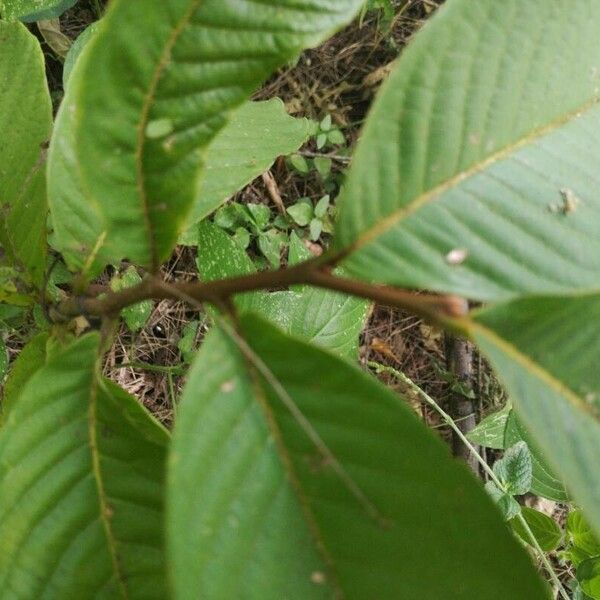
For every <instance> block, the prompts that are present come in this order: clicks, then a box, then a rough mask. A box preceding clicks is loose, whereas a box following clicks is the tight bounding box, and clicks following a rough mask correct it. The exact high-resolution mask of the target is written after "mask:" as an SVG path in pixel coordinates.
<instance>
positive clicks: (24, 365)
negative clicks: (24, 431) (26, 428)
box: [2, 332, 48, 421]
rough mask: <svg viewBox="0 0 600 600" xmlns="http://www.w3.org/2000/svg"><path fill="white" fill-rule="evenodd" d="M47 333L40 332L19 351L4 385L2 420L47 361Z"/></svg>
mask: <svg viewBox="0 0 600 600" xmlns="http://www.w3.org/2000/svg"><path fill="white" fill-rule="evenodd" d="M47 343H48V334H47V333H45V332H44V333H38V334H37V335H36V336H34V337H33V338H32V339H31V340H29V342H27V344H25V346H24V347H23V348H22V349H21V351H20V352H19V355H18V356H17V358H16V360H15V362H14V363H13V364H12V366H11V368H10V371H9V373H8V377H7V379H6V382H5V383H4V386H3V387H2V420H3V421H4V419H6V415H7V414H8V412H9V411H10V409H11V408H12V406H14V404H15V403H16V402H17V398H18V397H19V394H20V393H21V391H22V390H23V388H24V387H25V384H26V383H27V382H28V381H29V379H30V378H31V376H32V375H33V374H34V373H36V372H37V371H38V370H39V369H41V368H42V367H43V366H44V364H45V362H46V344H47Z"/></svg>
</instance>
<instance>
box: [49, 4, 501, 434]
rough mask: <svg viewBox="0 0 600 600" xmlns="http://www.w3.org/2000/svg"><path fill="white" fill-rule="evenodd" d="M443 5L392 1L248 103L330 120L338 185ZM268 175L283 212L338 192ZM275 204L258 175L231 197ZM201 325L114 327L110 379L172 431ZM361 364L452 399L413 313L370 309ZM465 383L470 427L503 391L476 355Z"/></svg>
mask: <svg viewBox="0 0 600 600" xmlns="http://www.w3.org/2000/svg"><path fill="white" fill-rule="evenodd" d="M442 2H443V0H400V1H394V2H392V4H393V14H389V13H387V14H386V13H385V11H384V10H371V11H369V12H366V13H365V14H363V15H362V16H361V18H359V19H357V20H356V21H355V22H353V23H352V24H351V25H350V26H348V27H347V28H346V29H344V30H343V31H341V32H339V33H338V34H337V35H335V36H334V37H332V38H331V39H330V40H328V41H327V42H325V43H324V44H322V45H321V46H319V47H317V48H315V49H312V50H309V51H306V52H305V53H304V54H303V55H302V56H301V57H300V59H299V60H298V61H297V63H296V64H295V65H293V66H288V67H286V68H284V69H281V70H280V71H279V72H277V73H276V74H275V75H274V76H273V77H272V78H271V79H270V80H269V81H268V82H266V83H265V85H264V86H263V87H262V88H261V89H260V90H259V91H258V92H257V93H256V94H255V99H260V100H264V99H268V98H273V97H279V98H281V99H282V100H283V101H284V103H285V105H286V108H287V110H288V112H289V113H290V114H292V115H294V116H305V117H308V118H311V119H313V120H317V121H320V120H321V119H323V118H324V117H325V116H327V115H330V117H331V119H332V122H333V124H334V125H335V126H336V127H338V128H339V129H340V130H341V131H342V132H343V134H344V136H345V138H346V147H344V148H342V149H341V150H342V151H341V152H340V151H338V150H339V149H338V150H335V149H334V150H328V151H327V153H328V154H327V155H328V156H330V157H331V158H332V159H333V175H334V176H335V177H337V179H340V178H341V177H343V172H344V170H345V169H347V167H348V164H349V161H350V158H349V156H351V151H352V148H353V147H354V146H355V144H356V141H357V139H358V136H359V133H360V129H361V126H362V124H363V122H364V120H365V117H366V115H367V113H368V110H369V107H370V105H371V102H372V100H373V98H374V96H375V94H376V92H377V90H378V88H379V86H380V85H381V83H382V82H383V81H384V80H385V78H386V76H387V74H388V73H389V71H390V67H391V64H392V63H393V62H394V60H395V59H396V58H397V57H398V56H399V55H400V54H401V52H402V49H403V48H404V47H405V46H406V44H407V42H408V41H409V40H410V38H411V37H412V36H413V35H414V33H415V32H416V31H418V30H419V29H420V27H421V26H422V25H423V24H424V23H425V22H426V20H427V19H428V18H429V17H430V16H431V15H432V14H433V13H434V12H435V10H436V8H437V7H438V6H439V5H440V4H441V3H442ZM373 4H376V2H374V3H373ZM381 4H382V5H383V4H384V3H383V2H382V3H381ZM103 6H104V1H103V0H81V1H80V2H79V3H78V4H77V5H76V6H75V7H74V8H73V9H71V10H70V11H68V12H67V13H65V14H64V15H63V17H62V18H61V21H60V33H61V34H63V35H65V36H66V37H67V38H70V39H75V38H76V37H77V36H78V35H79V33H81V31H82V30H83V29H85V27H86V26H87V25H89V23H91V22H92V21H95V20H96V19H97V18H98V15H99V13H100V12H101V11H102V9H103ZM44 48H45V52H46V56H47V64H48V75H49V81H50V85H51V91H52V94H53V98H54V99H55V103H56V105H58V103H59V102H60V99H61V96H62V61H61V59H60V58H59V57H57V56H56V52H55V51H53V50H52V48H50V46H49V45H48V44H44ZM300 154H305V155H306V156H313V155H314V154H319V152H318V150H317V148H316V147H315V142H314V140H312V141H310V142H309V143H308V144H307V145H306V146H305V147H303V148H302V149H301V150H300ZM270 173H271V175H272V178H270V179H271V187H273V185H274V187H275V189H276V193H277V194H278V195H279V196H280V197H281V199H282V200H283V202H284V204H286V205H289V204H293V203H294V202H296V201H297V200H298V199H299V198H301V197H305V196H310V197H312V198H319V197H321V196H322V195H324V194H325V193H328V192H329V193H331V195H332V197H333V199H334V201H335V195H336V193H337V192H338V191H339V186H338V187H337V188H335V189H333V190H332V189H331V187H330V188H328V189H327V190H325V189H324V184H323V178H321V177H319V176H318V174H317V173H316V172H315V173H314V174H309V176H305V175H300V174H299V173H298V172H297V171H295V170H294V169H293V168H291V167H290V166H289V162H288V161H286V160H285V158H284V157H282V158H280V159H279V160H278V161H277V162H276V163H275V165H274V166H273V168H272V169H271V171H270ZM334 187H335V186H334ZM272 197H273V190H272V189H271V190H269V189H268V188H267V187H266V184H265V178H263V177H261V178H258V179H256V180H255V181H253V182H252V183H251V184H250V185H248V186H247V187H246V188H244V189H243V190H241V191H240V192H239V193H238V194H237V195H236V197H235V199H236V200H238V201H241V202H264V203H271V204H272V203H273V200H272ZM327 243H328V239H327V235H325V234H324V235H323V236H322V237H321V239H320V240H319V242H318V243H317V244H316V247H315V248H313V250H315V251H319V246H321V247H323V246H326V245H327ZM164 276H165V277H166V278H167V279H175V278H177V279H194V278H196V277H197V271H196V266H195V255H194V249H193V248H190V247H184V246H181V247H178V248H177V250H176V251H175V252H174V254H173V256H172V258H171V260H170V261H169V263H168V264H167V265H166V266H165V268H164ZM109 278H110V272H108V273H107V274H106V276H105V281H103V282H102V283H107V282H108V279H109ZM198 320H199V321H200V323H201V325H200V327H199V328H198V330H197V332H196V333H195V334H194V340H193V343H194V344H196V345H197V344H199V343H200V341H201V338H202V335H203V333H204V331H205V326H204V325H203V322H204V321H203V318H202V316H199V315H198V313H197V312H195V311H193V310H190V308H189V307H188V306H185V305H184V304H182V303H177V302H170V301H162V302H158V303H156V304H155V305H154V306H153V309H152V313H151V315H150V318H149V319H148V321H147V323H146V325H145V326H144V327H143V329H142V330H141V331H139V332H138V333H136V334H132V333H131V332H130V331H129V330H128V329H127V327H126V326H125V325H122V326H121V329H120V331H119V335H118V337H117V339H116V342H115V344H114V345H113V347H112V348H111V351H110V352H109V354H108V359H107V363H106V371H107V374H108V375H109V376H110V377H111V378H113V379H114V380H115V381H117V382H118V383H119V384H121V385H122V386H123V387H124V388H125V389H127V390H128V391H129V392H130V393H132V394H133V395H135V396H136V397H137V398H139V400H140V401H141V402H143V404H144V405H145V406H147V407H148V408H149V409H150V410H151V411H152V412H153V413H154V414H155V415H156V416H157V417H158V418H159V419H160V420H161V421H162V422H163V423H165V424H166V425H167V426H168V425H170V424H171V423H172V419H173V413H174V406H175V402H176V398H177V396H178V393H179V391H180V390H181V388H182V386H183V384H184V375H183V374H182V373H183V372H184V367H185V364H184V362H183V357H182V351H181V340H182V338H183V337H184V336H185V334H186V331H187V332H189V324H190V323H195V322H196V321H198ZM188 335H189V334H188ZM360 361H361V364H362V365H363V366H364V368H369V366H368V365H371V367H372V365H373V363H378V364H380V365H383V366H385V367H392V368H393V369H397V370H399V371H402V372H403V373H405V374H406V375H408V376H409V377H410V378H411V379H412V380H413V381H414V382H416V383H417V384H418V385H419V386H420V387H421V388H422V389H423V390H424V391H426V392H427V393H428V394H429V395H430V396H432V397H433V398H435V399H436V401H438V402H439V403H440V404H441V405H446V404H447V403H448V402H449V398H450V397H451V395H452V387H453V383H454V381H453V375H452V374H451V373H449V372H448V370H447V366H446V353H445V338H444V334H443V333H442V332H441V331H438V330H437V329H435V328H434V327H432V326H430V325H428V324H426V323H424V322H423V321H422V320H420V319H419V318H417V317H415V316H413V315H410V314H406V313H403V312H401V311H398V310H394V309H389V308H386V307H381V306H375V307H373V308H372V311H371V313H370V316H369V319H368V322H367V324H366V328H365V330H364V332H363V335H362V336H361V344H360ZM378 377H380V379H381V380H382V381H383V382H384V383H385V384H386V385H388V386H389V387H391V388H393V389H396V390H398V391H399V392H401V393H403V395H404V396H405V397H407V398H408V400H409V401H410V402H411V404H412V406H413V408H414V410H415V411H416V412H417V413H418V414H419V415H420V416H421V417H422V418H423V420H424V421H425V422H426V423H427V424H428V425H429V426H430V427H432V428H434V429H437V430H438V431H439V432H440V433H441V434H442V435H443V436H444V437H448V432H447V430H446V428H445V427H444V425H443V423H441V422H440V420H439V417H438V416H437V414H436V413H434V412H432V411H431V409H429V408H428V407H426V406H425V405H423V404H422V403H421V402H420V401H419V400H418V398H417V397H416V396H415V395H414V394H411V393H410V390H407V388H406V386H404V385H403V384H401V383H400V382H398V381H397V380H395V378H394V376H393V375H390V374H386V373H382V374H380V375H378ZM470 384H471V385H470V387H471V388H472V395H473V397H474V399H475V407H476V411H477V413H478V415H477V420H479V418H480V417H481V415H482V414H485V413H488V412H490V411H491V410H493V409H494V408H495V407H497V406H499V405H501V404H502V403H503V400H504V397H503V392H502V390H501V388H500V387H499V385H498V384H497V382H496V380H495V379H494V378H493V376H492V375H491V374H490V371H489V369H488V368H487V366H486V365H485V363H483V362H482V360H481V359H480V358H479V357H478V356H475V358H474V375H473V377H472V381H471V382H470Z"/></svg>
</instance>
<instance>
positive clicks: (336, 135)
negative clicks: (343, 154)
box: [327, 129, 346, 146]
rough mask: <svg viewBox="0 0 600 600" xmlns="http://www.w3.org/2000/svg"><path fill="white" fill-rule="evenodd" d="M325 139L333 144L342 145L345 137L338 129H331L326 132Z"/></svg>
mask: <svg viewBox="0 0 600 600" xmlns="http://www.w3.org/2000/svg"><path fill="white" fill-rule="evenodd" d="M327 139H328V140H329V141H330V142H331V143H332V144H333V145H334V146H342V145H343V144H345V143H346V138H345V136H344V134H343V133H342V132H341V131H340V130H339V129H332V130H331V131H330V132H329V133H328V134H327Z"/></svg>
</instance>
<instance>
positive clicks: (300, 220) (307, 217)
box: [286, 202, 314, 227]
mask: <svg viewBox="0 0 600 600" xmlns="http://www.w3.org/2000/svg"><path fill="white" fill-rule="evenodd" d="M286 210H287V211H288V213H289V215H290V217H292V219H294V221H295V222H296V224H297V225H300V227H306V226H307V225H308V224H309V223H310V221H311V219H312V217H313V212H314V211H313V207H312V205H311V204H309V203H308V202H296V204H292V206H288V207H287V209H286Z"/></svg>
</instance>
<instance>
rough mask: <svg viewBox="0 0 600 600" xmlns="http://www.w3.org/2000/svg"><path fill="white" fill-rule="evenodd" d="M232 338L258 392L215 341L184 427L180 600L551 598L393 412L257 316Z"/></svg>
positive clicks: (425, 436)
mask: <svg viewBox="0 0 600 600" xmlns="http://www.w3.org/2000/svg"><path fill="white" fill-rule="evenodd" d="M241 329H242V331H243V332H244V334H245V335H247V336H248V340H249V343H250V346H251V348H252V351H251V352H253V353H254V357H253V358H254V361H255V363H254V364H255V365H256V364H257V362H256V361H257V358H256V357H259V358H258V360H259V361H261V363H259V364H262V365H263V366H266V368H267V369H268V370H269V371H270V376H269V378H268V381H267V380H265V379H264V378H263V377H262V376H261V375H259V374H258V373H257V372H256V370H255V369H254V368H252V367H249V366H248V365H249V364H251V362H252V361H251V360H250V361H249V360H248V358H249V356H250V355H249V354H248V353H247V352H246V353H245V356H242V354H241V353H240V352H239V351H238V349H237V348H236V346H234V345H233V343H232V342H231V341H230V339H229V338H227V337H225V336H224V334H222V333H221V332H220V331H218V330H216V329H215V330H213V331H212V332H211V333H210V335H209V338H208V339H207V340H206V342H205V344H204V346H203V347H202V349H201V350H200V354H199V355H198V357H197V359H196V362H195V364H194V366H193V367H192V371H191V374H190V378H189V381H188V384H187V387H186V390H185V391H184V394H183V398H182V403H181V408H180V412H179V414H178V421H177V424H176V427H175V433H174V439H173V446H172V454H171V458H170V465H171V468H170V475H169V485H168V510H167V521H168V526H167V527H168V551H169V558H170V561H171V564H172V577H173V588H174V591H175V598H177V599H180V598H196V597H206V598H235V597H239V596H244V597H247V598H261V599H270V598H273V599H275V598H283V597H290V598H331V597H335V596H339V597H342V596H343V597H345V598H363V599H366V598H381V599H385V598H390V599H391V598H394V599H396V598H448V599H453V600H454V599H459V598H464V599H469V600H471V599H472V598H478V599H485V600H487V599H498V600H505V599H506V598H507V597H511V598H527V599H528V600H529V599H531V600H533V599H537V598H539V599H543V598H546V594H545V590H544V587H543V585H542V584H541V583H540V581H539V580H538V579H537V577H536V576H535V575H534V570H533V568H532V566H531V564H530V563H529V559H528V557H527V556H526V555H525V553H524V552H523V551H522V550H521V549H520V548H519V546H518V544H516V543H515V541H514V540H513V539H512V538H511V536H510V535H509V533H508V532H507V531H506V529H505V528H504V526H503V524H502V522H501V520H500V517H499V515H498V514H497V512H496V510H495V509H494V507H493V506H492V503H491V501H490V500H489V499H488V498H487V497H486V495H485V493H484V492H483V490H482V489H481V488H480V487H479V486H478V485H477V483H476V481H475V479H473V478H472V476H471V475H470V474H469V473H468V471H467V470H466V468H465V467H464V466H463V465H460V464H459V463H457V462H455V461H454V460H452V459H451V458H450V456H449V454H448V453H447V450H446V448H445V447H444V445H443V443H442V442H441V441H440V440H438V439H437V438H436V437H435V436H434V435H433V434H431V433H430V432H429V431H427V428H426V427H425V426H424V425H423V424H421V423H419V421H418V419H417V418H416V417H415V415H414V414H413V413H412V412H411V410H410V408H408V406H406V405H404V404H403V402H402V400H400V399H399V398H397V397H396V396H394V395H393V394H392V393H391V392H390V391H388V390H386V389H385V388H384V387H383V386H381V385H380V384H379V383H377V382H376V381H375V380H373V379H372V378H370V377H369V376H367V375H366V374H364V373H362V372H360V371H359V370H358V369H357V368H355V367H353V366H352V365H350V364H348V363H346V362H345V361H342V360H340V359H339V358H336V357H334V356H333V355H332V354H330V353H327V352H325V351H322V350H319V349H317V348H315V347H312V346H310V345H308V344H306V343H302V342H299V341H295V340H293V339H292V338H289V337H286V336H285V335H283V334H281V333H278V332H277V330H275V329H274V328H272V326H270V325H268V324H267V323H266V322H264V321H261V320H260V319H258V318H257V317H256V316H254V315H250V316H248V317H247V318H245V319H243V321H242V325H241ZM266 373H267V372H266V371H265V370H264V369H263V370H262V374H263V375H265V374H266ZM276 382H278V383H276ZM273 386H276V387H277V388H278V389H277V391H275V390H274V387H273ZM290 409H291V410H290ZM293 413H295V415H293ZM300 415H302V416H300ZM415 544H418V551H415Z"/></svg>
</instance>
